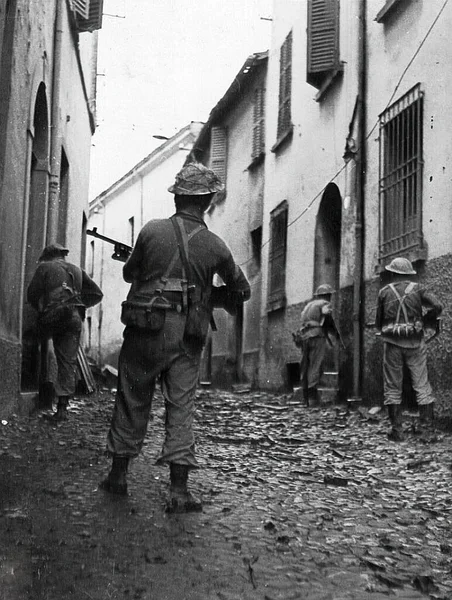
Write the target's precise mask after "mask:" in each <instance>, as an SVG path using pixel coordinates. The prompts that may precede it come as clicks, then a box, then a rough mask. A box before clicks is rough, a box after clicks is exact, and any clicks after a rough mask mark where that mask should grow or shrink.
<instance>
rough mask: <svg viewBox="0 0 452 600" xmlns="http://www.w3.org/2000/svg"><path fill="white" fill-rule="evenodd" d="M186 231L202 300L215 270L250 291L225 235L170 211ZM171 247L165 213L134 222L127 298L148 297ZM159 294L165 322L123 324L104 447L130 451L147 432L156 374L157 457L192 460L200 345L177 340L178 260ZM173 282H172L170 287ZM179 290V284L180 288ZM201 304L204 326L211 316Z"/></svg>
mask: <svg viewBox="0 0 452 600" xmlns="http://www.w3.org/2000/svg"><path fill="white" fill-rule="evenodd" d="M177 214H178V216H179V217H180V218H181V219H182V221H183V226H184V228H185V230H186V232H187V234H188V235H190V233H192V232H193V231H195V230H196V229H197V228H198V227H199V226H201V228H202V229H201V230H200V231H199V232H198V233H197V234H195V235H194V236H193V237H192V238H191V239H190V241H189V258H190V263H191V265H192V268H193V274H194V284H195V285H196V286H198V287H199V289H200V290H202V291H203V301H204V302H205V303H206V304H207V305H209V295H210V290H211V286H212V279H213V275H214V274H215V273H218V274H219V275H220V277H221V278H222V279H223V281H224V282H225V284H226V286H227V287H228V288H229V289H231V290H235V291H241V292H243V293H244V294H245V296H246V295H249V285H248V282H247V281H246V279H245V276H244V275H243V273H242V271H241V270H240V268H239V267H237V265H236V264H235V262H234V260H233V258H232V255H231V253H230V251H229V249H228V248H227V246H226V245H225V243H224V242H223V241H222V240H221V239H220V238H219V237H218V236H216V235H215V234H214V233H212V232H210V231H209V230H208V229H207V226H206V225H205V223H204V222H203V221H202V220H200V219H197V218H195V217H193V216H192V215H189V214H185V213H183V212H180V213H177ZM175 252H177V241H176V238H175V234H174V229H173V225H172V224H171V221H170V220H169V219H162V220H154V221H150V222H149V223H147V224H146V225H145V226H144V227H143V229H142V230H141V232H140V234H139V236H138V239H137V242H136V245H135V247H134V249H133V251H132V254H131V255H130V258H129V259H128V261H127V262H126V264H125V265H124V270H123V276H124V279H125V280H126V281H128V282H129V283H131V284H132V286H131V290H130V293H129V295H128V300H129V301H133V299H137V298H138V299H140V300H141V301H143V302H144V301H145V300H146V298H147V300H148V302H150V301H151V299H152V297H153V296H154V294H155V290H157V289H161V288H162V277H163V275H164V273H165V271H166V269H167V266H168V263H169V262H170V261H171V258H172V256H173V255H174V253H175ZM169 280H170V283H169V284H168V283H167V284H166V286H164V290H163V292H159V296H163V298H165V299H167V300H168V301H169V302H170V304H171V305H172V306H171V307H170V308H169V309H164V310H165V322H164V325H163V327H162V329H161V330H160V331H157V332H155V333H152V332H148V331H146V330H145V329H140V328H137V327H126V329H125V331H124V341H123V344H122V348H121V353H120V356H119V386H118V394H117V397H116V403H115V409H114V414H113V419H112V423H111V428H110V432H109V434H108V440H107V444H108V450H109V451H110V453H111V454H114V455H119V456H128V457H135V456H137V455H138V453H139V452H140V450H141V446H142V444H143V439H144V436H145V434H146V428H147V422H148V416H149V410H150V408H151V403H152V395H153V391H154V387H155V380H156V377H157V376H158V375H160V374H161V384H162V388H163V393H164V396H165V399H166V403H167V421H166V438H165V442H164V446H163V450H162V454H161V457H160V459H159V463H160V464H163V463H167V462H176V463H178V464H184V465H188V466H189V467H191V468H196V467H197V466H198V463H197V460H196V457H195V447H194V437H193V430H192V422H193V413H194V395H195V391H196V385H197V381H198V372H199V365H200V356H201V349H202V348H201V347H199V348H197V349H195V350H193V349H192V348H190V347H188V346H187V345H186V344H184V343H183V337H184V329H185V322H186V313H185V312H182V310H183V292H182V290H181V287H180V284H178V283H177V282H180V281H181V280H182V264H181V261H180V260H178V261H177V263H176V265H175V267H174V269H173V271H172V273H170V277H169ZM177 288H179V289H177ZM179 290H180V291H179ZM210 314H211V313H210V312H206V313H205V314H204V316H203V318H205V319H206V321H207V322H206V329H207V325H208V322H209V320H210Z"/></svg>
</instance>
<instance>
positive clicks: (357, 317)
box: [353, 0, 367, 401]
mask: <svg viewBox="0 0 452 600" xmlns="http://www.w3.org/2000/svg"><path fill="white" fill-rule="evenodd" d="M366 12H367V0H359V19H358V23H359V34H358V35H359V48H358V97H359V102H358V124H359V125H358V126H359V134H358V138H359V141H358V153H357V165H356V220H355V249H356V250H355V252H356V255H355V271H354V285H353V400H355V401H360V400H361V399H362V397H361V394H362V385H361V384H362V366H363V363H362V351H363V325H364V318H363V316H364V292H365V290H364V281H363V275H364V268H363V267H364V234H365V232H364V224H365V183H366V143H367V140H366V112H367V111H366V109H367V22H366V19H367V15H366Z"/></svg>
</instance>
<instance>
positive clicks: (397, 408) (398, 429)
mask: <svg viewBox="0 0 452 600" xmlns="http://www.w3.org/2000/svg"><path fill="white" fill-rule="evenodd" d="M388 415H389V420H390V421H391V425H392V429H391V431H390V432H389V433H388V439H389V440H391V441H392V442H402V441H403V428H402V406H401V405H400V404H388Z"/></svg>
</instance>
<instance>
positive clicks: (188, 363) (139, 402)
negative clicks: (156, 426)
mask: <svg viewBox="0 0 452 600" xmlns="http://www.w3.org/2000/svg"><path fill="white" fill-rule="evenodd" d="M184 327H185V315H183V314H180V313H177V312H176V311H172V310H168V311H167V312H166V320H165V325H164V327H163V329H162V330H161V331H159V332H158V333H155V334H154V333H149V332H146V331H144V330H140V329H136V328H131V327H127V328H126V329H125V331H124V341H123V344H122V348H121V352H120V356H119V381H118V391H117V394H116V400H115V407H114V410H113V417H112V421H111V426H110V431H109V433H108V437H107V449H108V451H109V452H110V453H111V454H114V455H118V456H128V457H131V458H133V457H135V456H137V455H138V454H139V452H140V450H141V448H142V445H143V441H144V437H145V435H146V430H147V425H148V420H149V412H150V409H151V405H152V398H153V394H154V389H155V382H156V378H157V376H158V375H160V376H161V385H162V392H163V395H164V397H165V405H166V420H165V441H164V444H163V448H162V453H161V456H160V458H159V459H158V461H157V464H164V463H170V462H173V463H177V464H181V465H187V466H189V467H190V468H197V467H198V463H197V460H196V457H195V439H194V433H193V417H194V409H195V392H196V385H197V383H198V373H199V364H200V352H197V353H196V354H190V353H189V352H188V351H187V350H186V348H185V347H184V346H183V343H182V338H183V333H184Z"/></svg>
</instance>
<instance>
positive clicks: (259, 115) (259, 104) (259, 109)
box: [251, 87, 265, 160]
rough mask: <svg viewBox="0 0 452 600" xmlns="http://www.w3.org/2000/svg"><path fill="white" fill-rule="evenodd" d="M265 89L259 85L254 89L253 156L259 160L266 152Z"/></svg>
mask: <svg viewBox="0 0 452 600" xmlns="http://www.w3.org/2000/svg"><path fill="white" fill-rule="evenodd" d="M264 117H265V89H264V88H263V87H258V88H257V89H256V90H255V91H254V110H253V149H252V152H251V158H252V159H253V160H257V159H258V158H260V157H261V156H262V155H263V154H264V152H265V118H264Z"/></svg>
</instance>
